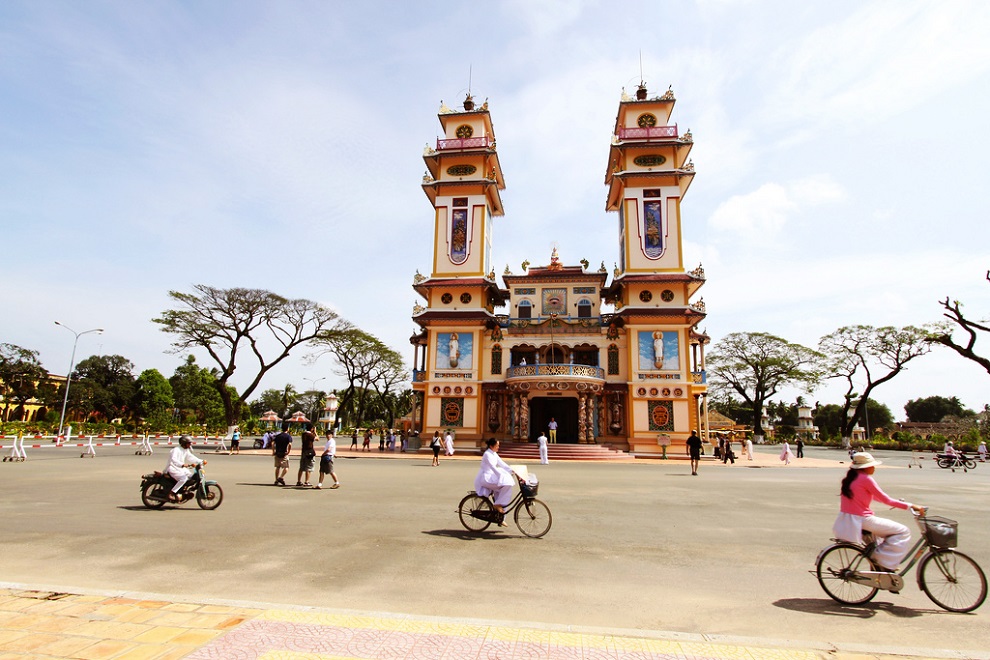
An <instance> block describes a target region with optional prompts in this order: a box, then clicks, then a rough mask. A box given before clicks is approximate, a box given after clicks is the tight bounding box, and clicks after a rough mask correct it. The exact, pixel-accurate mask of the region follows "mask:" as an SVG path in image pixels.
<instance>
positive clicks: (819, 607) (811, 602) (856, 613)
mask: <svg viewBox="0 0 990 660" xmlns="http://www.w3.org/2000/svg"><path fill="white" fill-rule="evenodd" d="M773 605H774V607H780V608H782V609H785V610H792V611H794V612H807V613H809V614H826V615H828V616H844V617H852V618H854V619H870V618H873V617H875V616H876V615H877V614H878V613H880V612H887V613H888V614H891V615H893V616H896V617H898V618H901V619H913V618H916V617H919V616H921V615H922V614H924V612H922V611H919V610H913V609H911V608H908V607H899V606H897V605H893V604H891V603H867V604H863V605H856V606H853V605H843V604H841V603H837V602H835V601H834V600H831V599H827V598H784V599H781V600H778V601H774V603H773Z"/></svg>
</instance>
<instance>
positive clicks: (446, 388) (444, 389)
mask: <svg viewBox="0 0 990 660" xmlns="http://www.w3.org/2000/svg"><path fill="white" fill-rule="evenodd" d="M443 393H444V394H450V386H449V385H448V386H447V387H445V388H443Z"/></svg>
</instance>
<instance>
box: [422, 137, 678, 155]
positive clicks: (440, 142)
mask: <svg viewBox="0 0 990 660" xmlns="http://www.w3.org/2000/svg"><path fill="white" fill-rule="evenodd" d="M675 137H676V136H675ZM494 146H495V140H493V139H491V138H490V137H488V136H487V135H482V136H480V137H469V138H451V139H449V140H448V139H439V138H438V139H437V151H465V150H468V149H489V148H492V147H494Z"/></svg>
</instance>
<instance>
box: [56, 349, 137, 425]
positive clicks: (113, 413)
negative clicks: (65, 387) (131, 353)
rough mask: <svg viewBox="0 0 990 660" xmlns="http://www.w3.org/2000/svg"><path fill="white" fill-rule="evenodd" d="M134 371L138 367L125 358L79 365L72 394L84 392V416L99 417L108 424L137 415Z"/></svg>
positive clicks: (81, 403)
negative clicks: (133, 403)
mask: <svg viewBox="0 0 990 660" xmlns="http://www.w3.org/2000/svg"><path fill="white" fill-rule="evenodd" d="M133 371H134V365H133V364H132V363H131V361H130V360H128V359H126V358H125V357H123V356H121V355H93V356H90V357H88V358H86V359H85V360H83V361H82V362H80V363H79V364H77V365H76V368H75V371H74V372H73V375H72V380H73V381H74V384H73V385H72V387H71V388H70V389H69V392H73V391H79V392H80V394H81V396H80V399H79V400H78V402H77V405H79V406H80V412H83V413H85V414H89V413H96V414H97V415H99V416H100V417H102V418H103V419H104V420H106V421H111V420H113V419H117V418H121V419H126V418H128V417H129V416H131V413H132V412H133V411H132V410H131V403H132V402H133V400H134V392H135V380H134V373H133ZM70 400H71V399H70Z"/></svg>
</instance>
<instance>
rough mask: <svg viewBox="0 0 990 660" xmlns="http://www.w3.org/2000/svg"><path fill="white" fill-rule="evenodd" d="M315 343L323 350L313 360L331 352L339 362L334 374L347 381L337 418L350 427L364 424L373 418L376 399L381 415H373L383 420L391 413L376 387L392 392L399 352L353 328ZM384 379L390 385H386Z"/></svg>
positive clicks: (326, 336)
mask: <svg viewBox="0 0 990 660" xmlns="http://www.w3.org/2000/svg"><path fill="white" fill-rule="evenodd" d="M314 343H315V344H316V345H317V346H319V347H320V349H319V350H317V352H316V353H314V354H313V355H312V356H311V357H310V359H311V360H312V361H315V360H317V359H319V358H320V357H321V356H323V355H325V354H328V353H329V354H330V355H331V356H332V357H333V358H334V359H335V360H336V362H337V365H338V369H337V370H335V371H334V373H335V374H337V375H339V376H343V377H344V378H345V379H346V380H347V388H346V389H344V391H343V394H341V397H340V407H339V409H338V413H337V417H338V419H341V420H344V421H345V422H349V424H350V425H351V426H359V425H361V424H363V423H364V422H365V421H368V420H370V419H371V418H372V415H371V414H370V412H369V410H368V409H369V407H370V406H371V400H372V399H375V404H376V406H375V407H377V408H379V410H378V411H377V412H378V413H379V414H376V415H374V418H375V419H380V420H381V421H382V422H384V421H385V419H386V418H387V417H388V415H389V414H390V413H389V411H388V409H387V408H386V407H385V406H384V405H382V399H381V393H380V392H376V390H375V387H376V383H378V386H380V387H382V388H383V389H382V391H383V392H384V391H389V388H390V387H391V384H394V383H395V382H397V381H396V380H392V379H395V378H397V377H396V373H395V368H396V366H395V364H396V355H397V354H396V352H395V351H393V350H392V349H390V348H389V347H388V346H386V345H385V344H384V343H382V342H381V341H380V340H379V339H378V338H377V337H375V336H374V335H371V334H369V333H367V332H365V331H363V330H359V329H357V328H353V327H352V328H348V329H347V330H344V331H342V332H333V333H327V334H324V335H321V336H320V337H318V338H317V339H316V340H315V342H314ZM399 363H401V358H400V359H399ZM381 379H385V380H381ZM379 381H381V382H379ZM385 381H388V383H391V384H385Z"/></svg>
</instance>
